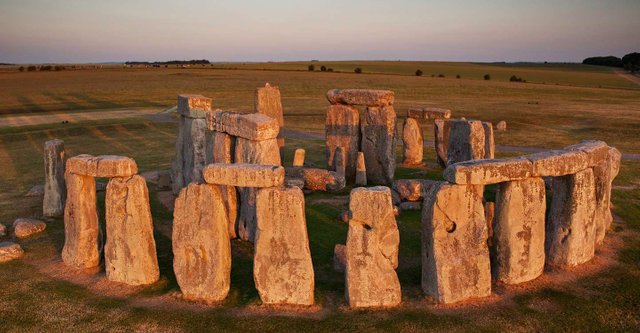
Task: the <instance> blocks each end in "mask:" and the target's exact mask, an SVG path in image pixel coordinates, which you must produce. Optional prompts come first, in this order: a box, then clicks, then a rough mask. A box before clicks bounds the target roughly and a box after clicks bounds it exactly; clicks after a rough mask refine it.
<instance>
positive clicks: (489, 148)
mask: <svg viewBox="0 0 640 333" xmlns="http://www.w3.org/2000/svg"><path fill="white" fill-rule="evenodd" d="M482 128H484V158H485V159H492V158H495V151H496V143H495V140H494V138H493V124H492V123H490V122H484V121H483V122H482Z"/></svg>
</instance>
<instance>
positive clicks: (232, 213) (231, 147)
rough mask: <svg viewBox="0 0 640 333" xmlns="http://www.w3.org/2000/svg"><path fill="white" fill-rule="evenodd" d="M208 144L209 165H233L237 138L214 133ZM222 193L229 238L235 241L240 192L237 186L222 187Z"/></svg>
mask: <svg viewBox="0 0 640 333" xmlns="http://www.w3.org/2000/svg"><path fill="white" fill-rule="evenodd" d="M207 143H208V146H207V165H209V164H211V163H233V155H234V152H235V137H233V136H231V135H229V134H227V133H223V132H213V133H212V135H211V140H209V141H207ZM203 172H204V171H203ZM220 192H221V193H222V199H223V200H224V206H225V208H226V209H227V215H228V217H229V237H230V238H231V239H234V238H237V237H238V234H237V231H236V228H237V226H236V223H237V220H238V192H237V190H236V188H235V186H220Z"/></svg>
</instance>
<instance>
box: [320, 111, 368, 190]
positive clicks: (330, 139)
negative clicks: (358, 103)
mask: <svg viewBox="0 0 640 333" xmlns="http://www.w3.org/2000/svg"><path fill="white" fill-rule="evenodd" d="M325 135H326V141H325V142H326V149H325V154H326V158H327V168H328V169H335V166H334V162H333V160H334V154H335V151H336V148H337V147H343V148H344V152H345V155H344V157H345V163H346V177H347V180H348V181H349V182H352V181H353V180H354V179H355V172H356V160H357V158H358V151H359V150H360V114H359V112H358V109H356V108H354V107H351V106H345V105H331V106H330V107H329V109H328V110H327V118H326V120H325Z"/></svg>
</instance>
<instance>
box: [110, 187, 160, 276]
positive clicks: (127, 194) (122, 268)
mask: <svg viewBox="0 0 640 333" xmlns="http://www.w3.org/2000/svg"><path fill="white" fill-rule="evenodd" d="M105 207H106V229H107V241H106V243H105V245H104V262H105V271H106V274H107V279H108V280H111V281H116V282H122V283H126V284H129V285H144V284H150V283H154V282H156V281H158V278H159V277H160V272H159V269H158V258H157V256H156V242H155V239H154V238H153V219H152V217H151V208H150V207H149V191H148V190H147V183H146V181H145V179H144V177H142V176H138V175H136V176H132V177H128V178H112V179H111V180H110V181H109V183H108V184H107V192H106V197H105Z"/></svg>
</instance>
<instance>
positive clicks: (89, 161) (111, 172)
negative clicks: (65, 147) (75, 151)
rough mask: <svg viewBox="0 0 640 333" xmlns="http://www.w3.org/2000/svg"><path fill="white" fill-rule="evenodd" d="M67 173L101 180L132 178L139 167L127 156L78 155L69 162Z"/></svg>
mask: <svg viewBox="0 0 640 333" xmlns="http://www.w3.org/2000/svg"><path fill="white" fill-rule="evenodd" d="M67 171H68V172H69V173H73V174H76V175H81V176H90V177H99V178H112V177H130V176H133V175H135V174H136V173H138V165H137V164H136V161H134V160H133V159H132V158H129V157H125V156H114V155H101V156H91V155H77V156H74V157H71V158H70V159H68V160H67Z"/></svg>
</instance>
